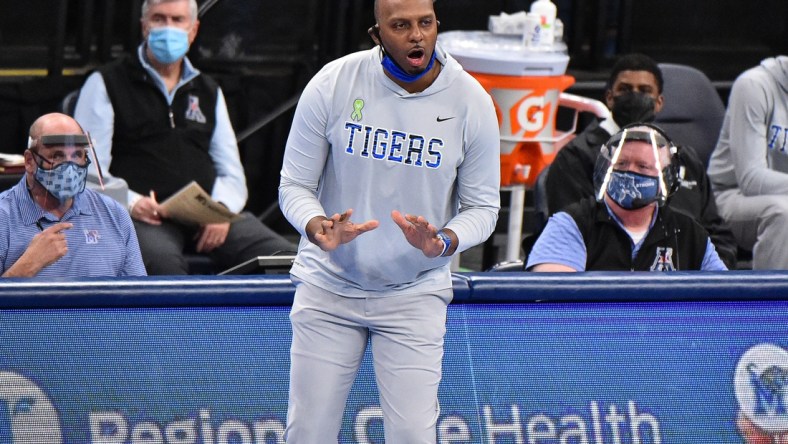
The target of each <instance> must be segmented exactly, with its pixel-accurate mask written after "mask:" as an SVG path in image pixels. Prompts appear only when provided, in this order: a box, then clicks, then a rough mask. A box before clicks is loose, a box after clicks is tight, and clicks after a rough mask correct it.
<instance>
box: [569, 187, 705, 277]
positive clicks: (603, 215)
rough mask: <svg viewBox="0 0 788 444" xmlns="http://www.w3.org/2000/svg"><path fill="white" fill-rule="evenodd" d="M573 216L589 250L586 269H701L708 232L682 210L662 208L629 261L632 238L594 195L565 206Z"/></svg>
mask: <svg viewBox="0 0 788 444" xmlns="http://www.w3.org/2000/svg"><path fill="white" fill-rule="evenodd" d="M564 211H566V212H567V213H568V214H569V215H570V216H572V219H574V221H575V223H576V224H577V226H578V228H579V229H580V233H581V234H582V235H583V240H584V242H585V245H586V251H587V253H588V256H587V259H586V271H616V270H621V271H672V270H700V268H701V265H702V264H703V257H704V256H705V254H706V242H707V240H708V237H709V235H708V234H707V233H706V230H705V229H704V228H703V227H702V226H700V225H699V224H698V223H697V222H695V220H694V219H693V218H692V217H690V216H687V215H686V214H684V213H681V212H676V211H671V209H670V208H669V207H668V206H664V207H661V208H660V209H659V213H658V214H657V219H656V220H655V221H654V226H653V227H651V230H649V232H648V234H646V239H645V240H644V241H643V245H642V246H641V247H640V250H639V251H638V254H637V256H635V259H634V260H632V259H631V257H632V247H631V243H632V240H631V238H630V237H629V234H627V233H626V232H625V231H624V230H623V229H622V228H621V227H620V226H619V225H618V224H617V223H616V221H615V220H614V219H613V218H612V217H611V216H610V215H609V214H608V212H607V207H605V204H604V203H602V202H596V201H595V200H594V199H593V198H587V199H583V200H581V201H580V202H577V203H575V204H572V205H570V206H568V207H566V208H565V209H564Z"/></svg>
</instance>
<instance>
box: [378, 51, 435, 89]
mask: <svg viewBox="0 0 788 444" xmlns="http://www.w3.org/2000/svg"><path fill="white" fill-rule="evenodd" d="M380 63H381V64H382V65H383V69H385V70H386V71H388V72H389V73H390V74H391V75H393V76H394V77H395V78H397V79H399V80H401V81H403V82H405V83H412V82H415V81H416V80H419V79H420V78H422V77H423V76H424V75H425V74H427V73H428V72H430V69H432V65H434V64H435V51H432V57H430V62H429V63H428V64H427V67H426V68H424V71H422V72H420V73H418V74H410V73H408V72H407V71H405V70H404V69H402V68H401V67H400V66H399V65H398V64H397V62H395V61H394V59H392V58H391V57H389V54H388V52H386V51H385V50H384V51H383V60H382V61H381V62H380Z"/></svg>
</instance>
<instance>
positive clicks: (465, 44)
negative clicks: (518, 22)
mask: <svg viewBox="0 0 788 444" xmlns="http://www.w3.org/2000/svg"><path fill="white" fill-rule="evenodd" d="M438 42H440V44H441V45H442V46H443V48H444V49H446V51H447V52H448V53H449V54H451V56H452V57H454V58H455V59H457V61H458V62H460V64H461V65H462V67H463V68H464V69H465V70H466V71H469V72H478V73H483V74H498V75H506V76H524V77H543V76H560V75H562V74H564V73H565V72H566V67H567V66H568V65H569V55H568V54H567V48H566V43H564V42H557V43H555V44H553V45H552V46H548V47H545V48H538V49H534V48H527V47H525V46H524V45H523V43H522V36H519V35H508V34H493V33H491V32H489V31H447V32H442V33H440V34H438Z"/></svg>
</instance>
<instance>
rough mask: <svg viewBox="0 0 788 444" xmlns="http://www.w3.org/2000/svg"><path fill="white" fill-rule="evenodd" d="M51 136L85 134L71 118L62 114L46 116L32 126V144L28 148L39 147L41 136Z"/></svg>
mask: <svg viewBox="0 0 788 444" xmlns="http://www.w3.org/2000/svg"><path fill="white" fill-rule="evenodd" d="M49 134H83V131H82V128H81V127H80V126H79V123H77V121H76V120H74V119H73V118H72V117H71V116H68V115H66V114H61V113H50V114H44V115H43V116H41V117H39V118H38V119H36V121H35V122H33V124H32V125H30V133H29V135H30V139H31V144H30V146H28V148H33V147H35V146H37V145H38V141H39V140H41V136H46V135H49Z"/></svg>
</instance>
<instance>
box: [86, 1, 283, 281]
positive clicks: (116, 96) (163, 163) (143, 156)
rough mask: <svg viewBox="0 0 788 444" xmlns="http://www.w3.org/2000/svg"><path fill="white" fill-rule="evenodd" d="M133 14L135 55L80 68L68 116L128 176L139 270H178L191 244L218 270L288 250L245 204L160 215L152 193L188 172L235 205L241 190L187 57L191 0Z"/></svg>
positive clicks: (211, 85) (206, 87)
mask: <svg viewBox="0 0 788 444" xmlns="http://www.w3.org/2000/svg"><path fill="white" fill-rule="evenodd" d="M141 23H142V36H143V42H142V44H141V45H140V46H139V48H138V49H137V52H136V54H135V55H134V56H132V57H128V58H123V59H121V60H118V61H116V62H114V63H111V64H109V65H107V66H104V67H102V68H100V69H99V70H98V71H97V72H95V73H93V74H91V75H90V76H89V77H88V79H87V81H86V82H85V85H84V86H83V87H82V90H81V92H80V96H79V99H78V101H77V105H76V109H75V116H76V118H77V119H78V120H79V121H80V122H82V124H83V125H84V126H85V129H86V130H88V131H90V133H91V135H92V136H93V138H94V140H95V141H96V149H97V157H98V161H99V162H100V164H101V166H102V169H103V170H104V171H108V172H109V176H115V177H120V178H123V179H125V180H126V182H127V183H128V185H129V196H128V204H127V205H128V209H129V212H130V213H131V216H132V218H133V219H134V226H135V228H136V230H137V236H138V238H139V242H140V248H141V250H142V257H143V260H144V262H145V267H146V268H147V271H148V274H152V275H153V274H187V273H188V264H187V262H186V260H185V258H184V255H183V252H184V250H185V249H190V248H193V249H194V251H196V252H198V253H207V254H209V255H210V256H211V258H212V259H213V260H214V262H215V263H216V264H217V265H218V266H219V267H220V268H221V269H226V268H229V267H231V266H233V265H236V264H239V263H241V262H243V261H246V260H248V259H251V258H253V257H256V256H264V255H272V254H276V253H281V252H285V251H287V252H291V253H292V252H295V250H296V246H295V245H294V244H292V243H291V242H289V241H287V240H286V239H284V238H283V237H281V236H280V235H278V234H277V233H275V232H274V231H273V230H271V229H270V228H268V227H266V226H265V225H263V224H262V223H261V222H260V221H259V220H258V219H257V218H256V217H254V216H253V215H251V214H249V213H242V215H241V217H240V218H239V219H237V220H236V221H233V222H232V223H230V222H222V223H204V224H201V225H199V226H190V225H185V224H181V223H178V222H176V221H174V220H171V219H168V218H166V217H163V216H165V215H166V214H165V215H163V214H162V213H163V212H162V209H161V207H160V206H159V201H157V197H158V199H159V200H163V199H166V198H167V197H169V196H171V195H173V194H174V193H176V192H177V191H178V190H180V189H181V188H182V187H184V186H185V185H187V184H189V183H190V182H191V181H196V182H197V183H198V184H199V185H200V186H201V187H202V188H203V189H204V190H206V192H208V193H209V194H210V195H211V197H212V198H213V199H214V200H215V201H217V202H219V203H221V204H222V205H224V206H226V207H227V208H228V209H229V210H231V211H232V212H236V213H237V212H240V211H241V210H243V208H244V206H245V205H246V199H247V196H248V191H247V188H246V179H245V176H244V170H243V167H242V165H241V161H240V155H239V152H238V146H237V142H236V139H235V134H234V132H233V128H232V126H231V124H230V119H229V115H228V112H227V107H226V104H225V100H224V96H223V94H222V91H221V89H220V88H219V86H218V85H217V84H216V82H215V81H214V80H213V79H211V78H210V77H209V76H207V75H205V74H202V73H200V72H199V71H198V70H197V69H196V68H194V67H193V66H192V64H191V63H190V62H189V60H188V58H186V52H187V51H188V49H189V46H190V45H191V43H192V42H193V41H194V38H195V37H196V35H197V30H198V28H199V21H198V20H197V3H196V1H195V0H146V1H145V2H144V3H143V5H142V19H141ZM110 180H111V179H110ZM165 213H166V212H165Z"/></svg>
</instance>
